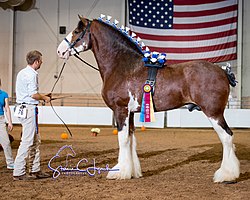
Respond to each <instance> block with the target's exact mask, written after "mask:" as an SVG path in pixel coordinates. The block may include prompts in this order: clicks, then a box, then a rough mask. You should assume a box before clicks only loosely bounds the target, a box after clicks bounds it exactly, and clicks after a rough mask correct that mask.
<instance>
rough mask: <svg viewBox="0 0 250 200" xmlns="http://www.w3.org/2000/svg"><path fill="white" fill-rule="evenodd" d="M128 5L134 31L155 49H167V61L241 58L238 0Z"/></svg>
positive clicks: (133, 0)
mask: <svg viewBox="0 0 250 200" xmlns="http://www.w3.org/2000/svg"><path fill="white" fill-rule="evenodd" d="M150 2H151V3H150ZM128 6H129V26H130V28H131V31H133V32H135V33H136V34H137V36H139V37H140V38H141V39H142V41H143V42H144V43H145V45H146V46H148V47H149V49H150V51H151V52H152V51H158V52H165V53H167V63H179V62H185V61H189V60H207V61H210V62H223V61H229V60H235V59H236V58H237V50H236V47H237V11H238V1H237V0H226V1H221V0H167V1H165V0H151V1H150V0H149V1H146V0H128ZM161 19H162V20H161Z"/></svg>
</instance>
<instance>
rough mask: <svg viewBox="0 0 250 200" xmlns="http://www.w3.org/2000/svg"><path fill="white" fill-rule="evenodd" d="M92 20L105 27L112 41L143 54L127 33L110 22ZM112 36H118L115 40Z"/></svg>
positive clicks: (80, 26)
mask: <svg viewBox="0 0 250 200" xmlns="http://www.w3.org/2000/svg"><path fill="white" fill-rule="evenodd" d="M93 21H96V22H97V23H99V24H100V25H101V26H103V27H105V31H107V30H108V31H109V35H110V36H109V38H110V39H111V40H112V41H113V42H116V43H117V42H118V43H120V44H123V46H125V47H126V48H128V47H130V49H132V50H133V51H135V52H136V53H138V54H140V55H143V52H142V50H141V48H140V47H139V46H138V45H137V44H135V42H134V41H132V39H131V38H129V35H126V34H125V33H122V32H121V31H120V30H119V29H118V28H117V27H115V26H113V25H112V24H107V23H105V22H103V21H100V20H97V19H94V20H93ZM82 26H83V23H81V21H80V22H79V24H78V28H82ZM114 38H118V39H116V40H114Z"/></svg>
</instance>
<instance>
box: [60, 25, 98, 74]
mask: <svg viewBox="0 0 250 200" xmlns="http://www.w3.org/2000/svg"><path fill="white" fill-rule="evenodd" d="M90 25H91V21H90V20H88V24H87V26H86V28H85V29H84V30H83V31H82V32H81V34H80V35H79V37H78V38H77V39H76V40H75V41H74V42H70V41H69V40H68V39H67V38H64V40H65V41H66V42H67V43H68V45H69V49H74V51H75V52H76V54H74V56H75V57H76V58H78V59H79V60H80V61H82V62H83V63H84V64H86V65H88V66H89V67H91V68H92V69H94V70H96V71H99V69H98V68H97V67H94V66H93V65H91V64H89V63H88V62H86V61H85V60H83V59H82V58H80V57H79V55H80V53H79V52H78V51H77V50H76V48H75V45H76V43H77V42H79V41H80V40H81V39H82V38H83V37H84V35H85V34H86V32H87V31H89V30H90Z"/></svg>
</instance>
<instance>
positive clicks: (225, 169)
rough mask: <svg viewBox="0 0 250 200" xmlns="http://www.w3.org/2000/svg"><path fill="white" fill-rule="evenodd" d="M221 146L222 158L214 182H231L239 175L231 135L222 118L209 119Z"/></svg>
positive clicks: (238, 166) (238, 164) (237, 161)
mask: <svg viewBox="0 0 250 200" xmlns="http://www.w3.org/2000/svg"><path fill="white" fill-rule="evenodd" d="M209 120H210V122H211V123H212V125H213V127H214V130H215V131H216V132H217V134H218V136H219V138H220V141H221V143H222V146H223V158H222V162H221V166H220V168H219V169H218V170H217V171H216V172H215V174H214V178H213V180H214V182H227V181H229V182H233V181H235V179H236V178H238V177H239V175H240V163H239V160H238V159H237V157H236V155H235V147H234V144H233V133H232V131H231V130H230V128H229V127H228V125H227V123H226V121H225V119H224V117H223V116H221V117H219V118H216V119H214V118H209Z"/></svg>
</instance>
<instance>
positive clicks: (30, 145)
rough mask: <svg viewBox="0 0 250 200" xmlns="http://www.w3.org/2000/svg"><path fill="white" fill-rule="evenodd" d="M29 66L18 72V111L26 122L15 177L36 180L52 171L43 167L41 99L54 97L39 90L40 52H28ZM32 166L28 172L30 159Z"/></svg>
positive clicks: (19, 115)
mask: <svg viewBox="0 0 250 200" xmlns="http://www.w3.org/2000/svg"><path fill="white" fill-rule="evenodd" d="M26 61H27V64H28V65H27V66H26V67H25V68H24V69H22V70H21V71H20V72H19V73H18V74H17V79H16V102H17V105H16V110H15V115H16V116H18V118H19V121H20V122H21V124H22V137H21V143H20V146H19V148H18V151H17V155H16V159H15V168H14V171H13V179H14V180H33V179H39V178H47V177H49V175H48V174H46V173H44V172H42V171H41V169H40V150H39V146H40V143H41V140H40V134H39V132H38V120H37V117H38V116H37V115H38V108H37V105H38V103H39V100H43V101H45V102H46V103H48V102H50V97H49V96H46V95H42V94H39V93H38V73H37V70H38V69H39V68H40V67H41V64H42V54H41V53H40V52H39V51H36V50H34V51H30V52H29V53H28V54H27V55H26ZM27 157H29V158H28V162H29V164H31V165H30V167H29V170H28V171H29V173H28V175H26V158H27Z"/></svg>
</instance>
